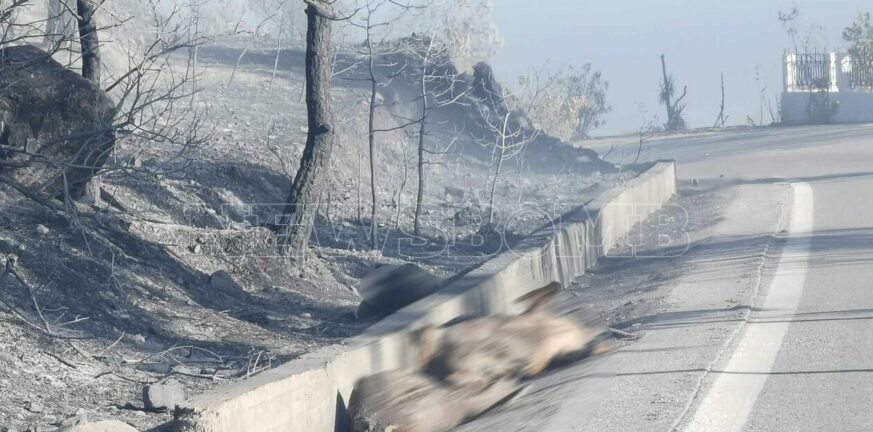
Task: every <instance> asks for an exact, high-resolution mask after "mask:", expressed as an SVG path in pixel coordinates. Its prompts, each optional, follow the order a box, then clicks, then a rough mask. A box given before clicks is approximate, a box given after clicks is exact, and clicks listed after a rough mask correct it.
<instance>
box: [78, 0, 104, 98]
mask: <svg viewBox="0 0 873 432" xmlns="http://www.w3.org/2000/svg"><path fill="white" fill-rule="evenodd" d="M96 9H97V8H96V6H95V4H94V0H76V14H77V15H78V17H77V18H78V20H79V45H80V46H81V49H82V76H83V77H85V79H87V80H88V81H91V82H93V83H94V85H96V86H97V87H100V64H101V63H100V38H99V36H98V35H97V25H96V23H95V17H94V13H95V12H96Z"/></svg>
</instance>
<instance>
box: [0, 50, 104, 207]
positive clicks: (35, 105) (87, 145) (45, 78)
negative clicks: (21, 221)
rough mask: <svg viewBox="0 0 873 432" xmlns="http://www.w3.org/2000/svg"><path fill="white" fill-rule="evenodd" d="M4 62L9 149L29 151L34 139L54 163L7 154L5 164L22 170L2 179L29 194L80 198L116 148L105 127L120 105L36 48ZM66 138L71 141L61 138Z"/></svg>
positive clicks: (6, 54)
mask: <svg viewBox="0 0 873 432" xmlns="http://www.w3.org/2000/svg"><path fill="white" fill-rule="evenodd" d="M3 61H4V63H3V64H4V67H3V68H2V71H0V88H3V95H2V96H0V121H2V123H3V125H4V126H3V129H4V134H5V136H6V138H4V144H5V145H7V146H9V147H13V148H15V149H24V148H26V146H27V145H28V143H30V142H31V141H33V140H34V139H35V140H37V141H38V142H39V143H40V146H41V147H40V148H39V153H40V155H41V156H42V157H45V158H46V159H48V160H50V161H52V163H49V164H42V163H31V159H32V158H31V157H30V156H28V155H26V154H24V152H16V151H4V154H3V155H0V159H4V160H9V161H10V162H19V163H20V164H21V165H22V166H21V167H16V168H12V169H8V170H6V169H4V172H3V173H2V175H4V176H9V177H12V178H13V179H15V180H16V181H18V182H20V183H21V184H22V185H23V186H24V187H26V188H28V189H32V190H35V189H39V190H41V191H43V192H46V193H48V194H49V195H52V196H59V195H60V194H61V193H62V192H63V191H68V192H69V194H70V195H71V196H72V197H73V198H74V199H79V198H80V197H81V196H82V195H83V193H84V192H85V186H86V184H87V183H88V181H89V180H90V179H91V177H92V176H93V175H94V172H95V171H96V170H95V169H93V168H94V167H96V168H99V167H101V166H103V164H104V163H105V162H106V159H107V157H108V155H109V154H110V153H111V150H112V148H113V147H114V146H115V133H114V131H113V130H111V129H110V130H106V128H105V127H103V125H105V124H107V122H109V121H111V119H112V116H113V114H114V112H115V104H114V103H113V102H112V100H111V99H110V98H109V97H108V96H107V95H106V93H105V92H103V91H102V90H100V89H99V88H97V87H96V86H94V84H93V83H91V82H90V81H88V80H86V79H84V78H83V77H82V76H81V75H79V74H76V73H75V72H73V71H71V70H70V69H68V68H66V67H64V65H62V64H60V63H58V62H56V61H55V60H54V59H52V57H51V56H50V55H47V54H46V52H45V51H42V50H40V49H39V48H37V47H34V46H30V45H22V46H14V47H10V46H7V47H6V48H4V49H3ZM24 65H26V67H24ZM65 137H69V139H58V138H65Z"/></svg>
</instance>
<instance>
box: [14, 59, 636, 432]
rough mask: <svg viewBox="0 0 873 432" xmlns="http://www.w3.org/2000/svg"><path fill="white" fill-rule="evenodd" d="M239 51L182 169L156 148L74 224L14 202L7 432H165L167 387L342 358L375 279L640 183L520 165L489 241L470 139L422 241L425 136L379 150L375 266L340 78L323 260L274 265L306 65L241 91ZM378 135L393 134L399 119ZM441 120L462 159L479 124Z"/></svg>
mask: <svg viewBox="0 0 873 432" xmlns="http://www.w3.org/2000/svg"><path fill="white" fill-rule="evenodd" d="M238 52H239V50H238V47H237V48H234V47H230V48H227V47H223V48H222V47H217V48H215V49H214V50H212V51H209V50H207V49H204V51H203V53H202V58H201V67H203V72H204V73H203V75H202V79H201V81H200V83H199V85H200V86H201V88H202V93H201V94H200V95H198V98H197V102H196V103H197V104H198V105H199V106H200V107H202V108H203V109H208V110H209V113H210V125H209V126H210V127H211V128H212V131H213V132H212V139H211V140H210V141H209V142H208V145H207V146H204V147H202V148H198V149H196V151H195V152H193V154H192V155H190V156H189V158H188V159H187V160H185V161H178V160H175V159H173V158H171V157H169V153H168V149H166V148H161V147H160V146H149V147H147V148H145V149H143V148H139V147H136V146H135V145H134V144H132V143H128V144H125V145H123V146H121V147H120V148H119V149H117V152H116V159H115V160H113V161H110V164H118V163H120V161H121V160H125V159H126V158H128V157H129V156H130V155H131V154H133V153H134V152H138V151H141V154H140V156H139V157H138V158H137V160H138V162H137V166H138V167H139V168H138V169H136V170H130V171H125V172H124V173H116V174H112V175H107V176H106V177H105V178H103V180H102V192H103V193H102V198H103V201H104V203H103V204H102V205H101V206H98V207H94V206H87V205H78V207H77V208H76V211H75V212H73V213H70V214H75V215H76V216H75V217H74V218H69V217H68V216H67V214H68V213H66V212H64V207H63V203H61V202H59V201H56V200H51V199H47V198H45V197H38V196H32V195H28V194H27V193H26V191H21V190H17V189H15V188H14V187H11V186H10V185H7V184H2V183H0V208H2V211H0V259H2V260H3V261H0V264H2V263H3V262H6V261H8V260H9V259H12V260H14V262H15V265H14V267H12V269H13V270H14V271H13V272H6V273H7V274H6V275H5V276H3V278H2V279H0V299H2V302H0V431H2V430H10V431H11V430H17V431H24V430H40V431H42V430H53V429H54V428H55V427H57V426H58V425H61V424H62V422H65V421H69V419H71V418H73V417H76V416H86V417H87V418H88V419H89V420H92V421H93V420H99V419H103V418H117V419H120V420H123V421H125V422H128V423H130V424H132V425H134V426H135V427H137V428H139V429H140V430H161V428H162V425H165V424H166V423H167V422H168V421H169V420H170V419H171V414H170V413H168V412H149V411H146V410H144V409H143V408H144V407H143V400H142V388H143V385H145V384H149V383H156V382H163V381H166V380H167V379H171V378H172V379H175V380H178V381H180V382H181V383H182V384H183V385H184V387H185V389H186V391H187V393H188V395H193V394H197V393H199V392H202V391H204V390H207V389H210V388H214V387H217V386H220V385H222V384H225V383H227V382H229V381H233V380H238V379H243V378H245V377H247V376H250V375H252V374H256V373H259V372H261V371H263V370H266V369H269V368H270V367H273V366H276V365H278V364H281V363H283V362H286V361H288V360H290V359H293V358H295V357H297V356H299V355H300V354H302V353H305V352H308V351H311V350H313V349H315V348H317V347H320V346H324V345H329V344H341V343H343V341H344V340H345V339H346V338H348V337H349V336H352V335H355V334H357V333H359V332H361V331H362V330H363V329H364V325H363V324H361V323H358V322H356V321H355V319H354V310H355V307H356V306H357V304H358V302H359V297H358V295H357V294H356V292H355V287H356V286H357V284H358V282H359V280H360V279H361V278H362V277H363V276H364V275H366V274H367V273H368V272H370V271H371V270H372V269H373V268H374V266H375V265H376V264H377V263H396V262H406V261H413V262H416V263H417V264H419V265H421V266H422V267H424V268H426V269H428V270H429V271H431V272H434V273H435V274H437V275H440V276H448V275H453V274H456V273H458V272H460V271H464V270H466V269H469V268H471V267H474V266H476V265H478V264H480V263H481V262H483V261H484V260H486V259H488V257H490V256H492V255H493V254H495V253H497V252H498V251H499V250H500V248H501V247H502V246H503V245H505V244H506V243H507V242H511V241H512V240H513V239H514V238H517V237H518V236H523V235H524V234H526V233H529V232H531V231H532V230H534V229H536V228H537V227H538V226H539V225H541V224H542V223H545V222H546V221H547V220H548V219H550V218H552V217H556V216H558V215H559V214H560V213H561V212H563V211H566V210H568V209H570V208H572V207H573V206H576V205H580V204H584V203H585V202H588V201H589V200H591V199H592V198H594V197H595V196H597V194H599V193H601V192H603V191H604V190H606V189H608V188H610V187H612V186H613V185H615V184H617V183H619V182H620V181H621V180H622V179H624V178H628V177H631V176H633V175H635V172H634V171H632V170H624V171H618V170H616V171H613V172H601V170H598V169H595V168H592V167H594V166H595V165H596V164H595V163H594V162H596V161H591V160H585V158H586V157H590V156H586V154H582V153H580V152H579V150H578V149H572V148H570V147H566V154H562V153H561V152H562V151H564V150H561V149H562V148H563V147H561V146H560V145H557V146H556V147H555V146H553V147H550V148H549V152H550V154H549V155H547V156H548V157H550V158H552V159H548V158H543V157H541V156H540V155H533V156H530V157H529V158H528V159H527V160H524V159H519V160H518V161H514V162H511V163H508V164H507V165H508V166H509V168H508V169H507V171H506V172H505V173H504V174H503V176H502V177H501V179H500V181H499V182H498V188H497V196H496V199H495V201H496V205H497V211H498V215H499V220H500V221H502V224H501V227H502V229H501V231H500V233H502V235H496V236H495V235H492V236H484V237H483V236H480V235H479V233H478V230H479V227H480V225H481V222H482V215H483V211H484V208H485V199H484V197H485V195H484V190H485V184H486V180H487V179H488V160H487V152H484V153H483V151H482V149H481V148H479V147H478V145H476V144H475V143H473V142H472V141H471V140H470V139H467V140H466V141H464V140H460V142H459V143H458V145H457V146H456V148H455V149H454V150H453V151H451V152H449V154H447V155H445V156H444V157H442V158H440V160H439V161H438V162H439V163H435V164H434V165H432V166H430V169H429V171H428V177H427V180H426V181H427V189H426V195H425V203H426V206H425V208H424V212H423V214H424V218H423V227H424V230H423V232H424V235H422V236H421V238H415V237H412V236H410V235H409V234H408V233H410V232H411V225H412V211H413V208H412V203H413V201H414V196H415V188H416V186H417V184H416V181H415V175H414V170H413V168H412V167H411V165H410V164H411V162H412V160H413V156H414V152H413V147H412V145H411V144H410V141H411V137H410V136H409V134H408V133H406V132H402V131H397V132H391V133H385V134H379V137H378V139H379V144H378V151H377V155H376V156H377V158H376V167H377V169H376V172H377V174H378V175H379V178H378V179H377V194H378V196H379V203H380V205H379V207H378V215H379V219H380V220H381V221H382V223H381V224H380V237H379V242H378V246H377V247H376V248H374V247H373V246H372V245H371V242H370V240H369V237H368V234H367V229H366V228H367V227H368V226H369V219H368V218H369V216H367V215H368V213H369V204H368V203H369V195H368V191H369V180H370V179H369V174H368V171H367V165H368V163H369V161H368V159H367V153H366V145H365V144H366V138H367V137H366V133H365V132H364V131H366V123H365V118H366V116H365V115H364V114H365V113H366V102H365V97H364V96H366V93H365V91H364V90H362V89H361V88H360V87H359V86H358V84H356V83H354V82H353V81H343V80H339V79H338V80H336V82H335V87H334V92H333V98H334V106H335V107H336V109H335V111H336V112H335V114H336V116H337V119H339V120H340V121H339V123H340V125H341V126H340V129H339V133H338V140H337V145H336V149H335V158H334V160H333V162H332V163H333V165H332V166H331V171H330V172H331V175H330V186H329V187H328V188H327V191H328V192H327V193H326V194H325V196H323V197H322V201H321V204H320V207H319V217H318V222H317V226H316V232H315V234H314V237H313V244H314V246H315V251H316V253H315V255H314V256H313V257H312V258H310V259H307V260H306V261H305V262H295V263H292V264H290V265H289V263H288V262H287V261H286V260H284V259H283V258H280V257H278V256H276V253H275V250H276V248H275V245H274V244H273V234H274V232H273V231H272V229H273V228H275V223H276V221H278V215H279V214H280V212H281V208H282V203H283V202H284V200H285V198H286V194H287V193H288V190H289V187H290V184H291V179H292V178H293V174H294V172H295V170H296V164H297V161H298V160H299V158H300V156H301V154H302V150H303V142H304V140H305V135H306V128H305V106H304V102H303V100H302V95H301V90H302V85H303V77H302V69H301V63H300V59H301V56H300V53H299V52H287V53H285V52H283V56H282V57H281V58H280V63H279V64H280V68H279V71H278V74H277V77H276V79H275V81H274V82H273V83H272V86H271V85H270V80H271V75H272V70H271V69H272V64H273V60H274V58H273V57H272V54H270V53H267V52H258V51H253V52H252V53H251V54H250V55H247V57H246V60H245V61H243V62H242V64H241V66H240V69H239V70H238V71H237V72H236V74H235V75H234V76H233V81H232V83H230V81H231V75H232V73H233V65H234V63H235V62H236V57H237V53H238ZM377 118H378V121H379V122H380V123H379V124H381V125H385V126H391V125H392V124H394V125H396V124H397V120H396V119H395V118H394V116H392V113H391V112H390V111H389V110H380V111H379V112H378V113H377ZM440 118H442V119H443V120H444V121H441V122H440V123H439V124H438V125H437V126H438V127H435V132H434V134H433V135H432V138H430V139H434V140H448V139H449V138H448V137H450V136H452V135H453V134H455V131H456V128H455V127H456V126H457V125H456V124H455V125H452V124H450V123H451V122H455V123H464V122H470V121H471V119H469V118H464V117H463V116H462V115H461V114H458V113H444V114H441V117H440ZM536 150H537V149H535V148H534V149H531V150H530V151H531V152H535V151H536ZM551 153H554V154H551ZM561 159H566V160H569V161H570V162H568V163H566V164H557V163H556V162H554V161H555V160H561ZM531 161H534V162H531ZM537 161H539V162H537ZM601 166H602V165H601ZM586 167H588V168H586ZM19 278H20V280H19ZM4 428H5V429H4Z"/></svg>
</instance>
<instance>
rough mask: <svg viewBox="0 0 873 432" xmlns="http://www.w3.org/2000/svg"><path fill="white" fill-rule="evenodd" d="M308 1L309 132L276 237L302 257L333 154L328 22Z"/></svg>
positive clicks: (320, 9)
mask: <svg viewBox="0 0 873 432" xmlns="http://www.w3.org/2000/svg"><path fill="white" fill-rule="evenodd" d="M323 7H324V6H318V5H316V3H315V2H314V1H313V2H310V3H308V6H307V7H306V15H307V27H306V109H307V120H308V125H309V131H308V133H307V136H306V147H305V149H304V150H303V157H302V158H301V160H300V169H299V170H297V175H296V176H295V177H294V185H293V186H292V187H291V193H290V194H289V195H288V200H287V204H286V207H285V212H284V216H283V218H282V219H283V220H282V222H283V228H282V231H281V233H280V234H279V238H278V243H279V246H280V251H281V252H282V253H283V254H285V255H289V254H293V255H294V256H297V257H303V256H304V253H305V252H306V250H307V247H308V245H309V236H310V235H311V234H312V225H313V223H314V219H315V209H314V208H312V204H314V203H315V202H316V201H317V199H318V196H319V194H320V192H321V190H322V188H323V184H324V181H325V179H326V175H327V171H328V169H329V163H330V159H331V156H332V153H333V144H334V133H335V131H334V128H333V113H332V111H331V107H330V84H331V83H330V80H331V72H332V70H333V64H332V63H333V55H332V54H331V51H332V50H333V44H332V43H331V27H332V21H331V18H329V17H330V15H329V14H328V13H327V12H326V11H325V10H324V9H323Z"/></svg>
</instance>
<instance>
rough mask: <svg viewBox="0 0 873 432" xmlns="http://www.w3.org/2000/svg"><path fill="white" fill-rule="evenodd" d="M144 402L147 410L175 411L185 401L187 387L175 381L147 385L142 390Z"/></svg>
mask: <svg viewBox="0 0 873 432" xmlns="http://www.w3.org/2000/svg"><path fill="white" fill-rule="evenodd" d="M142 401H143V403H144V404H145V408H146V409H147V410H164V409H173V408H175V407H176V405H177V404H180V403H182V402H184V401H185V387H183V386H182V384H181V383H179V382H178V381H176V380H173V379H170V380H167V381H164V382H163V383H159V384H152V385H147V386H145V387H143V389H142Z"/></svg>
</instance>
